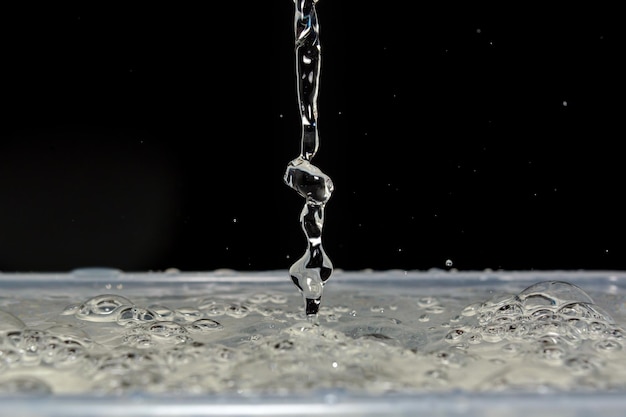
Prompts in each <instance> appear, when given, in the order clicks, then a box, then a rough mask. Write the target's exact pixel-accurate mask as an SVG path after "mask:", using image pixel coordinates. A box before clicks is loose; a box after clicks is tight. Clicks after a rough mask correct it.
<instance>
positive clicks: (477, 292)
mask: <svg viewBox="0 0 626 417" xmlns="http://www.w3.org/2000/svg"><path fill="white" fill-rule="evenodd" d="M341 276H342V275H341V274H339V278H338V284H337V288H336V289H335V290H334V291H333V292H331V293H329V294H328V297H327V298H326V303H325V305H323V306H321V308H320V310H319V324H317V325H316V324H315V323H311V322H310V321H309V320H307V317H306V314H305V312H303V311H302V309H301V298H299V297H297V294H296V295H295V296H294V294H293V293H292V291H291V289H292V288H291V287H285V286H284V285H283V284H279V283H277V282H266V281H264V280H263V277H262V276H261V277H259V279H260V282H259V283H258V284H250V283H248V284H246V285H237V284H236V283H237V282H238V281H237V279H235V278H233V280H232V281H229V280H228V279H227V280H226V281H223V282H218V283H215V282H212V283H210V284H206V283H195V284H194V283H193V281H190V282H184V283H181V284H180V287H172V286H171V285H169V284H168V285H167V287H163V283H161V284H159V283H157V284H155V283H152V285H151V288H149V289H148V288H144V291H142V290H141V287H140V286H138V284H135V285H134V286H133V285H132V283H131V282H132V280H131V279H129V280H128V283H127V284H125V285H124V286H120V288H121V289H120V290H116V291H112V289H111V286H110V285H108V286H100V287H99V288H93V287H87V288H82V289H80V290H78V289H72V287H70V286H68V287H67V288H66V290H65V291H61V292H59V291H55V292H53V294H51V293H49V292H47V293H39V294H37V293H33V292H32V290H31V291H30V292H25V291H24V292H20V293H19V295H15V294H13V295H11V294H10V293H7V291H3V292H2V293H1V294H2V296H1V297H0V393H3V394H15V393H17V392H19V393H22V394H28V393H32V394H38V395H40V394H42V393H48V394H67V393H72V394H87V393H89V394H93V393H97V394H109V395H119V394H127V393H142V392H143V393H152V394H154V393H159V394H160V393H164V394H165V393H174V394H176V393H184V394H190V395H195V394H205V395H206V394H217V395H220V394H234V395H243V396H246V395H259V394H260V395H269V394H272V395H283V394H295V393H307V392H318V391H323V390H329V389H331V390H342V391H347V392H354V393H368V394H385V393H393V392H408V393H419V392H451V391H456V390H464V391H469V392H518V391H531V392H538V391H540V392H545V391H559V392H561V391H564V392H571V391H581V390H583V391H602V392H606V391H614V390H624V389H626V369H624V368H625V367H624V366H623V364H624V363H626V352H625V349H624V343H625V340H624V323H625V322H624V316H625V315H626V312H625V311H624V309H625V304H624V303H625V300H626V291H625V290H624V289H623V288H621V289H619V287H617V286H614V288H613V289H612V290H611V288H612V287H609V289H608V290H606V289H605V290H602V291H599V288H597V286H596V285H591V286H590V288H591V290H592V291H587V290H585V289H583V287H581V286H579V285H574V284H572V283H570V282H566V281H565V280H564V279H559V278H561V277H559V276H557V277H550V279H543V280H540V281H537V282H529V281H527V280H524V281H522V282H520V283H516V282H514V281H513V282H504V281H498V282H497V285H496V284H492V285H487V284H480V282H478V283H477V282H476V280H475V279H474V280H472V279H470V280H467V281H463V280H461V281H458V282H456V284H457V285H453V286H445V285H443V286H442V285H432V282H431V283H430V284H428V283H427V282H422V281H421V280H415V281H412V280H408V281H402V280H400V281H398V282H399V285H396V286H395V287H391V288H390V287H387V286H386V285H382V284H379V285H376V283H377V282H378V283H387V285H388V284H389V283H393V282H394V281H397V279H398V274H397V273H391V272H390V273H387V274H383V275H381V277H380V279H377V280H375V281H374V282H373V283H372V282H370V283H369V284H368V285H361V284H362V282H361V284H359V282H360V281H359V279H360V277H361V275H359V274H356V275H355V276H356V279H354V280H351V279H349V278H348V277H349V274H348V275H347V276H345V279H344V280H342V279H341ZM365 276H367V274H365ZM564 278H567V277H564ZM342 283H343V284H342ZM621 285H622V286H623V285H624V283H623V282H622V283H621ZM190 286H191V287H190ZM190 288H192V290H190ZM57 289H59V288H57Z"/></svg>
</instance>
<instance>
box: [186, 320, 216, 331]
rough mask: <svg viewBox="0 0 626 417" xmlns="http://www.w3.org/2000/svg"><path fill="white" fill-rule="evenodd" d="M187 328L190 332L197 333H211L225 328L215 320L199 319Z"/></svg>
mask: <svg viewBox="0 0 626 417" xmlns="http://www.w3.org/2000/svg"><path fill="white" fill-rule="evenodd" d="M187 328H188V329H189V330H192V331H197V332H209V331H215V330H222V329H223V328H224V326H222V325H221V324H220V323H218V322H217V321H215V320H211V319H199V320H196V321H194V322H193V323H191V325H189V326H188V327H187Z"/></svg>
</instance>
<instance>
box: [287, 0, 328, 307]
mask: <svg viewBox="0 0 626 417" xmlns="http://www.w3.org/2000/svg"><path fill="white" fill-rule="evenodd" d="M316 2H317V0H294V3H295V18H294V29H295V56H296V79H297V89H298V103H299V105H300V117H301V120H302V136H301V148H300V155H299V156H298V157H297V158H296V159H294V160H293V161H291V162H290V163H289V164H288V166H287V169H286V171H285V176H284V181H285V183H286V184H287V185H289V186H290V187H291V188H293V189H294V190H296V191H297V192H298V194H300V195H301V196H302V197H304V198H305V204H304V207H303V209H302V213H301V214H300V223H301V225H302V230H303V231H304V234H305V235H306V238H307V248H306V251H305V253H304V255H302V257H301V258H300V259H298V260H297V261H296V262H295V263H294V264H293V265H292V266H291V268H290V269H289V275H290V276H291V279H292V281H293V282H294V284H296V286H297V287H298V289H299V290H300V292H301V293H302V295H303V297H304V304H305V311H306V314H307V317H309V318H310V319H316V318H317V312H318V310H319V306H320V302H321V299H322V290H323V287H324V283H325V282H326V281H327V280H328V278H330V275H331V273H332V271H333V265H332V263H331V261H330V259H329V258H328V256H327V255H326V253H325V252H324V248H323V247H322V229H323V226H324V207H325V205H326V202H327V201H328V200H329V199H330V196H331V194H332V192H333V182H332V180H331V179H330V177H328V176H327V175H325V174H324V173H323V172H322V171H321V170H320V169H319V168H317V167H316V166H315V165H313V164H312V163H311V160H312V159H313V157H314V156H315V154H316V153H317V150H318V148H319V131H318V126H317V117H318V114H317V98H318V92H319V80H320V66H321V52H322V51H321V47H320V41H319V23H318V21H317V12H316V10H315V3H316Z"/></svg>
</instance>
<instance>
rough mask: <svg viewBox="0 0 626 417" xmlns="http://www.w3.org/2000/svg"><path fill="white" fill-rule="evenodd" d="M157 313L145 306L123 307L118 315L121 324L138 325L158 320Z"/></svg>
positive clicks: (127, 325)
mask: <svg viewBox="0 0 626 417" xmlns="http://www.w3.org/2000/svg"><path fill="white" fill-rule="evenodd" d="M156 317H157V315H156V313H155V312H153V311H150V310H147V309H145V308H139V307H123V308H122V309H121V310H119V312H118V315H117V324H119V325H120V326H126V327H129V326H136V325H139V324H144V323H149V322H152V321H155V320H156Z"/></svg>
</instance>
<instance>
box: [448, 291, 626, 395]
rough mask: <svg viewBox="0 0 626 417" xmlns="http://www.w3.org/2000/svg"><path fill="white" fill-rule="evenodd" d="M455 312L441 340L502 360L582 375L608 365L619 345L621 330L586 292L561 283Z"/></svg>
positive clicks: (533, 382) (621, 338)
mask: <svg viewBox="0 0 626 417" xmlns="http://www.w3.org/2000/svg"><path fill="white" fill-rule="evenodd" d="M461 314H462V320H461V321H460V322H459V325H458V326H455V327H453V328H451V329H450V330H449V331H448V332H447V334H446V335H445V341H446V342H447V343H448V344H449V345H450V346H451V347H453V348H455V349H456V350H459V351H464V352H471V353H472V355H474V356H476V355H483V356H484V357H486V358H491V359H496V358H497V359H498V361H500V362H502V363H507V362H508V363H509V364H511V363H524V366H529V367H532V366H533V364H535V365H536V366H539V367H541V366H543V367H551V368H558V369H559V372H561V375H565V374H572V375H574V376H575V375H583V374H585V375H588V374H589V373H590V372H595V371H598V370H599V369H601V368H604V367H606V366H610V364H611V362H612V360H611V354H612V353H615V352H617V351H620V350H622V349H623V344H624V332H623V330H622V329H621V328H620V327H619V326H617V325H616V323H615V321H614V320H613V319H612V318H611V316H610V315H609V314H608V313H607V312H606V311H604V310H603V309H602V308H601V307H599V306H598V305H596V304H594V302H593V300H592V299H591V297H590V296H589V295H588V294H587V293H585V292H584V291H583V290H582V289H581V288H579V287H577V286H575V285H573V284H569V283H567V282H562V281H546V282H540V283H537V284H534V285H532V286H530V287H528V288H526V289H525V290H523V291H521V292H520V293H518V294H514V295H510V294H504V295H498V296H494V297H493V298H491V299H490V300H488V301H485V302H482V303H474V304H470V305H468V306H466V307H465V309H463V310H462V313H461ZM539 375H541V373H539ZM543 377H546V376H545V375H543ZM546 378H548V377H546ZM539 379H540V377H537V378H536V380H535V381H532V384H533V385H536V384H537V383H538V380H539ZM548 379H549V378H548ZM557 379H558V378H557ZM492 382H493V381H492ZM500 382H502V381H500ZM509 382H511V383H514V382H515V380H514V378H513V379H511V380H510V381H509ZM552 382H554V381H552ZM529 383H531V382H530V381H529ZM487 386H489V387H490V388H493V385H489V384H488V385H487Z"/></svg>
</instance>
